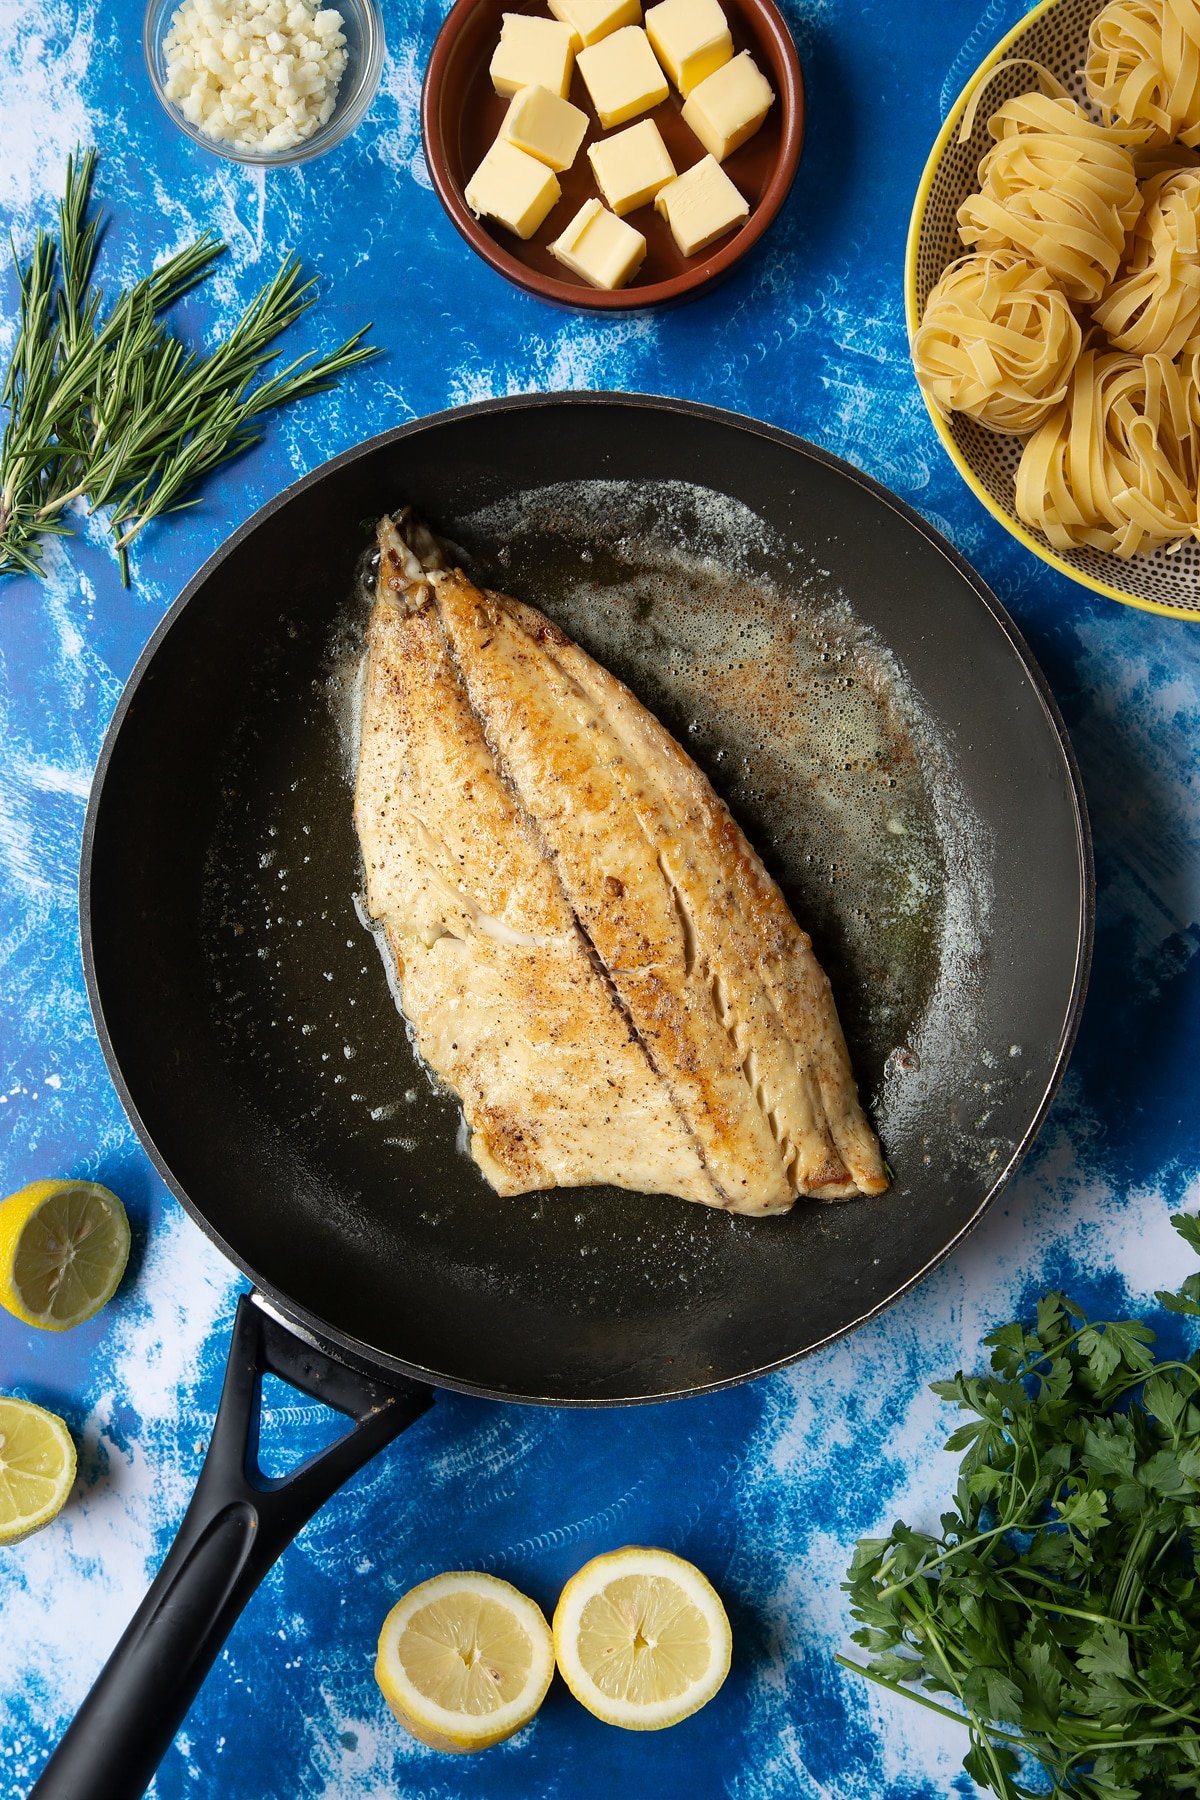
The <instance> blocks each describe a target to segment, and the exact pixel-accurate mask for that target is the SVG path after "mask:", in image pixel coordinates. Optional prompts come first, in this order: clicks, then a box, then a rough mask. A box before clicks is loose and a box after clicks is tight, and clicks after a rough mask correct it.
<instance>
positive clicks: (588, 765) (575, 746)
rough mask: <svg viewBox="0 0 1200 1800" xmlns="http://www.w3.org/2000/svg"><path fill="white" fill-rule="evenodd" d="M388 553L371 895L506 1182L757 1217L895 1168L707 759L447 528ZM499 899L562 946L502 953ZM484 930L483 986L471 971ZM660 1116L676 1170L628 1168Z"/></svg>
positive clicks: (376, 693)
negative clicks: (438, 563)
mask: <svg viewBox="0 0 1200 1800" xmlns="http://www.w3.org/2000/svg"><path fill="white" fill-rule="evenodd" d="M381 544H382V548H383V557H382V563H381V576H380V590H379V592H380V599H379V602H378V603H377V606H376V611H375V614H374V615H373V619H372V624H371V630H370V637H371V655H370V668H369V672H368V695H367V704H366V708H365V712H364V734H363V754H362V757H361V758H360V769H359V786H358V795H357V797H356V820H357V822H358V825H359V832H360V838H362V839H363V843H364V861H365V862H366V863H367V873H368V905H369V907H370V910H371V912H372V913H373V914H374V915H375V916H376V917H383V918H384V919H385V920H386V923H387V929H388V935H389V938H390V939H391V941H392V943H393V946H394V948H395V949H396V951H397V954H398V958H400V959H404V1004H405V1010H406V1012H408V1013H409V1016H410V1019H412V1021H413V1023H414V1026H415V1028H416V1030H417V1035H418V1041H419V1043H420V1046H421V1049H422V1052H423V1054H425V1056H426V1058H427V1060H428V1061H429V1062H430V1063H431V1066H433V1067H434V1068H435V1069H437V1070H438V1072H439V1073H441V1074H443V1075H444V1076H445V1077H446V1079H447V1080H449V1081H450V1082H451V1083H452V1085H454V1086H455V1087H456V1088H457V1089H458V1091H459V1092H460V1094H461V1095H462V1097H463V1102H464V1113H465V1115H466V1117H467V1121H468V1124H469V1125H471V1127H472V1131H473V1139H472V1150H473V1154H474V1155H475V1157H476V1160H477V1161H478V1162H479V1163H480V1165H481V1167H482V1168H483V1169H484V1172H485V1173H486V1174H487V1175H488V1177H489V1179H490V1180H492V1181H493V1183H494V1185H496V1186H497V1187H498V1188H499V1189H500V1191H502V1192H517V1191H523V1190H524V1189H525V1188H531V1187H535V1186H549V1185H554V1184H555V1183H558V1184H565V1183H566V1182H569V1181H571V1180H609V1181H623V1182H624V1184H625V1185H630V1186H641V1187H643V1188H645V1189H647V1190H655V1189H657V1190H661V1191H667V1192H674V1193H680V1194H682V1195H683V1196H684V1197H685V1198H690V1199H699V1200H702V1201H704V1202H706V1203H707V1204H716V1205H723V1206H726V1207H728V1208H729V1209H731V1210H736V1211H743V1212H748V1213H763V1212H773V1211H781V1210H786V1209H787V1208H788V1207H789V1206H790V1205H791V1204H792V1202H793V1200H794V1199H795V1197H796V1195H797V1193H806V1194H809V1195H811V1196H813V1197H815V1198H818V1199H840V1198H845V1197H849V1196H850V1195H852V1194H856V1193H874V1192H879V1191H880V1190H881V1189H882V1188H884V1187H886V1185H887V1177H886V1174H885V1171H884V1168H883V1164H882V1159H881V1157H880V1154H879V1147H878V1144H877V1142H876V1140H875V1137H874V1134H873V1133H872V1132H871V1130H870V1127H869V1126H868V1124H867V1122H866V1120H865V1118H864V1116H863V1114H862V1109H861V1107H860V1106H859V1103H858V1098H857V1093H856V1091H855V1087H854V1080H853V1076H852V1073H851V1071H850V1064H849V1058H848V1055H847V1053H846V1048H845V1043H844V1039H843V1037H842V1033H841V1029H840V1025H839V1023H838V1019H837V1014H836V1010H835V1008H834V1004H833V998H832V994H831V991H830V988H829V983H828V981H827V980H826V978H825V975H824V973H823V971H822V970H821V969H820V967H819V965H818V964H817V962H816V959H815V958H814V957H813V955H812V950H811V944H810V941H809V939H808V937H807V935H806V934H805V933H804V932H803V931H801V930H800V928H799V926H798V925H797V924H796V922H795V920H794V919H793V917H792V915H791V913H790V911H789V909H788V907H787V905H786V903H785V901H784V900H783V896H782V895H781V894H780V892H779V889H778V888H777V887H776V885H775V883H774V882H773V881H772V880H771V879H770V877H769V876H768V875H767V873H766V871H765V869H764V868H763V865H762V863H761V862H760V861H759V859H758V857H757V856H756V855H755V853H754V851H753V850H752V849H751V847H750V846H749V844H748V843H747V842H746V840H745V838H744V836H743V835H742V833H741V831H740V830H739V828H738V826H737V825H736V823H735V821H734V820H733V818H732V817H731V815H730V814H729V812H728V810H727V808H725V806H724V805H723V803H722V802H721V801H720V800H719V799H718V798H717V796H716V795H715V793H714V792H713V790H712V788H711V786H710V785H709V783H708V782H707V781H706V779H705V777H704V776H703V775H702V774H701V772H700V771H699V770H698V769H697V768H696V766H695V764H694V763H693V762H692V761H691V759H690V758H689V757H688V756H687V755H686V754H685V753H684V751H683V750H682V749H681V747H680V746H679V745H678V744H677V743H676V742H675V740H674V739H673V738H672V737H671V736H670V735H669V733H667V732H666V731H665V730H664V729H663V727H662V726H661V725H659V723H658V722H657V721H656V720H655V719H654V718H653V717H652V715H650V714H649V713H648V712H647V711H646V709H645V708H644V707H642V706H641V704H640V702H638V701H637V700H636V699H635V697H634V696H633V695H632V694H631V693H630V692H629V691H628V689H626V688H624V687H623V686H622V684H621V683H620V682H618V681H616V679H615V678H614V677H613V676H611V675H610V674H608V672H607V671H605V670H604V669H602V668H600V667H599V666H598V665H597V664H596V663H594V662H593V661H592V659H591V658H590V657H588V656H587V655H586V654H585V653H584V652H583V651H582V650H580V649H579V648H578V647H577V646H576V645H574V644H573V643H571V641H570V640H569V639H568V638H567V636H566V635H565V633H563V632H562V631H561V630H560V629H559V628H558V627H557V626H555V625H554V624H553V623H552V622H551V621H550V620H548V619H546V618H545V617H544V616H543V615H542V614H541V613H538V612H537V611H536V610H535V609H533V608H531V607H527V606H523V605H521V604H520V603H519V602H515V601H511V600H507V599H505V598H504V597H503V596H500V595H495V594H490V593H484V592H482V591H480V590H479V589H477V588H475V587H474V586H473V585H472V583H471V582H470V581H469V580H468V579H467V578H466V577H465V576H464V575H463V574H462V573H461V571H457V570H441V569H437V568H431V566H430V561H429V558H428V540H427V541H426V542H425V543H423V544H421V545H420V546H419V547H420V549H421V551H422V556H423V557H424V558H425V567H424V568H423V567H422V561H421V559H420V558H418V557H417V556H414V554H413V553H412V552H411V551H410V550H409V549H408V548H407V546H406V545H405V544H404V543H403V541H402V540H401V539H400V537H399V535H398V534H397V533H396V532H395V530H394V528H393V527H391V526H390V524H389V523H388V522H385V525H384V526H383V527H382V528H381ZM413 617H415V618H417V619H418V620H419V621H420V623H419V625H418V626H417V627H416V628H412V627H410V625H409V623H408V621H409V620H410V619H411V618H413ZM397 709H399V712H400V713H401V714H402V715H403V725H402V727H398V726H397V723H396V720H395V718H394V717H393V716H392V715H393V714H394V713H395V712H396V710H397ZM368 727H371V728H372V729H371V730H368ZM380 733H382V742H383V744H384V745H385V747H386V749H387V752H388V754H389V755H390V756H391V758H392V760H391V762H390V763H389V764H388V765H387V766H388V767H390V768H395V767H396V766H397V763H396V760H395V759H396V756H397V753H399V755H400V762H401V763H403V764H404V765H405V767H406V770H407V773H406V775H405V776H404V778H403V780H401V781H398V782H396V783H390V784H389V782H388V781H387V780H386V779H383V778H381V775H380V768H379V767H378V766H377V765H379V762H380V758H379V755H378V751H379V747H380ZM409 759H411V761H409ZM384 762H385V763H387V756H385V757H384ZM389 785H391V786H394V787H395V788H396V789H397V790H398V791H399V792H400V793H401V794H402V795H403V802H402V803H400V802H397V801H395V800H394V799H393V797H392V796H391V795H390V794H389V796H388V798H389V800H391V801H392V811H391V814H389V812H388V808H387V807H383V808H382V809H381V807H380V800H381V795H382V793H383V790H384V788H385V787H387V786H389ZM480 798H482V801H483V804H482V805H480V806H478V807H477V806H476V804H475V802H476V800H478V799H480ZM497 846H500V847H501V848H502V852H503V853H502V854H500V855H496V854H495V852H496V848H497ZM372 849H373V850H374V851H375V852H376V854H374V855H373V856H372V855H371V854H370V852H371V851H372ZM380 850H382V854H378V852H379V851H380ZM405 862H407V864H408V873H407V875H406V874H405V873H404V872H403V871H402V870H401V869H400V868H399V865H400V864H401V863H405ZM468 866H469V868H470V878H469V880H468V876H467V871H468ZM406 882H407V886H406ZM467 887H469V889H470V892H469V894H467V895H465V896H464V888H467ZM464 899H465V900H466V902H467V903H466V904H464ZM493 909H495V910H494V911H493ZM481 915H482V917H483V921H484V926H485V927H486V925H487V920H488V918H490V919H491V921H492V924H493V925H494V926H496V927H497V928H498V929H499V931H500V932H501V934H502V935H503V934H505V933H507V934H509V936H511V935H512V934H513V933H514V932H515V933H516V934H518V936H520V935H521V934H526V935H533V936H536V937H537V938H538V939H539V940H542V939H544V940H545V941H544V942H543V941H539V942H538V943H536V944H517V945H513V944H511V943H509V944H507V945H499V946H498V945H496V944H495V943H494V942H492V941H491V940H489V939H487V932H486V929H481V925H480V917H481ZM414 925H415V927H416V929H417V937H418V938H422V936H423V938H424V939H428V938H429V935H430V931H431V930H432V929H439V930H442V931H443V932H444V933H447V934H449V941H446V939H445V937H443V938H442V939H438V938H436V937H435V938H434V939H433V941H432V944H429V943H426V944H425V949H424V953H423V955H422V956H421V957H420V958H419V968H417V969H416V970H415V971H414V966H413V952H412V948H411V943H412V932H413V928H414ZM534 925H536V930H531V927H532V926H534ZM459 934H462V935H459ZM406 944H407V945H408V946H409V947H408V950H407V953H406V949H405V945H406ZM439 944H440V946H441V947H440V948H439ZM464 945H465V946H467V947H468V948H469V974H470V979H469V980H467V979H465V978H464V975H463V971H462V970H461V969H459V970H458V972H457V974H456V965H457V964H461V963H462V961H463V946H464ZM567 945H572V946H574V948H575V951H576V954H577V955H578V953H580V952H582V953H583V960H584V962H585V964H586V969H587V978H585V977H584V976H583V975H582V973H581V972H580V968H579V966H578V965H577V962H576V961H573V960H572V957H571V956H570V955H569V954H567V950H566V946H567ZM589 951H590V952H591V954H590V955H589V954H588V952H589ZM547 959H549V961H547ZM542 965H546V966H542ZM597 965H599V972H598V969H597ZM568 972H569V973H568ZM592 983H594V984H595V985H594V986H593V985H591V984H592ZM597 990H599V992H602V993H603V994H604V997H605V1001H606V1003H607V1008H608V1013H607V1018H608V1028H609V1030H610V1031H611V1028H612V1023H613V1020H614V1019H615V1020H617V1021H619V1025H618V1031H617V1035H618V1038H620V1039H621V1040H622V1042H623V1046H624V1053H625V1058H626V1062H625V1063H622V1062H621V1057H620V1053H619V1052H618V1053H617V1062H618V1063H619V1064H620V1070H619V1077H618V1079H617V1080H615V1081H610V1083H609V1085H608V1086H607V1087H606V1086H604V1085H603V1070H602V1080H601V1085H600V1086H599V1088H597V1086H596V1084H595V1083H594V1082H593V1083H591V1085H590V1086H589V1083H588V1078H587V1070H588V1068H589V1066H590V1063H591V1062H594V1060H595V1052H596V1045H595V1044H594V1043H593V1042H592V1032H591V1028H590V1021H591V1020H592V1018H593V1017H594V1016H595V1015H596V1012H597V1004H598V1000H597ZM450 1000H452V1001H453V1004H452V1005H449V1007H448V1001H450ZM618 1003H619V1007H620V1011H618V1010H617V1005H618ZM481 1009H482V1011H481ZM414 1014H415V1015H416V1016H415V1017H414ZM493 1015H495V1016H497V1017H503V1016H507V1017H508V1018H509V1019H510V1020H511V1019H512V1018H514V1017H516V1018H525V1019H527V1018H529V1017H537V1018H539V1019H543V1020H545V1021H546V1022H547V1023H546V1032H545V1034H544V1036H545V1037H546V1039H547V1041H553V1042H556V1043H557V1044H558V1046H559V1049H560V1051H561V1057H560V1061H559V1063H558V1064H556V1065H555V1070H554V1073H555V1076H556V1078H557V1079H556V1080H551V1081H550V1082H549V1084H546V1083H544V1082H543V1083H539V1082H538V1081H537V1080H536V1079H535V1075H536V1071H535V1069H533V1068H532V1067H523V1066H522V1053H523V1052H524V1051H525V1050H526V1047H525V1046H523V1045H520V1044H518V1045H517V1047H516V1050H515V1051H514V1046H513V1042H512V1033H511V1032H510V1033H509V1036H508V1037H507V1038H505V1037H504V1036H503V1033H502V1032H501V1033H497V1032H496V1031H494V1030H492V1029H491V1026H492V1023H493ZM600 1016H601V1017H603V1016H604V1014H603V1012H601V1014H600ZM447 1018H449V1019H450V1020H452V1021H453V1023H452V1024H451V1025H450V1026H449V1027H448V1028H447V1029H446V1030H445V1031H441V1030H440V1029H439V1020H440V1021H441V1022H442V1023H444V1022H445V1020H446V1019H447ZM603 1037H604V1033H603V1032H601V1038H603ZM606 1041H607V1040H606ZM464 1043H467V1045H468V1048H467V1050H465V1051H464V1050H463V1048H462V1045H463V1044H464ZM631 1045H633V1047H634V1050H635V1054H636V1057H637V1058H640V1059H641V1060H640V1062H639V1063H638V1065H637V1067H638V1073H635V1074H633V1075H632V1076H631V1073H630V1070H629V1068H628V1066H627V1059H628V1056H629V1053H630V1048H631ZM543 1048H544V1046H543ZM609 1053H610V1052H609V1051H605V1056H607V1055H608V1054H609ZM562 1058H565V1059H566V1060H565V1062H564V1061H563V1060H562ZM526 1060H528V1059H527V1058H526ZM534 1060H535V1061H536V1058H535V1059H534ZM543 1063H544V1056H543ZM514 1065H515V1066H514ZM651 1066H652V1069H653V1075H651ZM543 1072H544V1070H543ZM647 1077H649V1078H650V1080H651V1081H652V1082H653V1083H654V1091H653V1093H648V1092H647V1091H646V1088H645V1081H646V1078H647ZM522 1082H524V1086H522ZM572 1088H574V1090H575V1094H576V1106H575V1114H574V1118H573V1119H571V1118H567V1117H564V1110H565V1112H566V1113H568V1114H569V1113H570V1111H571V1101H570V1092H571V1090H572ZM564 1095H565V1096H566V1098H565V1101H564ZM631 1105H632V1111H631ZM639 1109H640V1110H639ZM664 1109H665V1110H664ZM547 1119H549V1121H550V1133H549V1135H550V1140H551V1144H550V1153H549V1154H548V1153H547V1144H546V1129H547V1127H546V1121H547ZM572 1126H573V1127H574V1132H572ZM622 1127H624V1129H622ZM647 1128H648V1129H649V1131H650V1135H651V1137H653V1138H654V1139H655V1140H656V1143H657V1148H658V1151H659V1152H661V1156H660V1161H661V1162H662V1164H663V1167H662V1168H660V1169H659V1171H658V1177H657V1178H656V1179H651V1178H650V1177H651V1173H652V1171H650V1170H648V1169H647V1168H646V1167H645V1166H643V1167H642V1168H641V1169H640V1172H638V1173H636V1174H635V1173H633V1172H632V1164H633V1163H635V1162H636V1161H637V1145H638V1143H639V1142H640V1143H641V1145H642V1150H643V1156H642V1161H643V1164H644V1163H645V1162H646V1160H647V1157H646V1149H647V1146H646V1145H645V1137H646V1130H647ZM572 1138H573V1141H571V1140H572ZM660 1140H661V1141H660ZM680 1140H682V1142H683V1144H684V1145H685V1146H686V1154H681V1151H680ZM564 1145H565V1146H566V1150H564ZM589 1146H590V1148H589ZM614 1147H615V1148H616V1149H617V1151H618V1152H620V1153H621V1154H623V1155H624V1157H625V1160H626V1164H627V1165H629V1166H628V1167H627V1172H626V1175H625V1176H622V1175H621V1174H620V1173H613V1149H614ZM689 1157H690V1159H691V1160H690V1161H689V1160H688V1159H689ZM649 1161H650V1162H653V1161H654V1154H651V1155H650V1156H649ZM617 1162H618V1163H620V1154H618V1156H617ZM552 1165H553V1166H552ZM677 1165H678V1166H677ZM584 1168H586V1169H588V1170H590V1173H573V1172H572V1171H573V1170H579V1169H584ZM681 1169H682V1172H681Z"/></svg>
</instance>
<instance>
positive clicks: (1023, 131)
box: [958, 93, 1141, 305]
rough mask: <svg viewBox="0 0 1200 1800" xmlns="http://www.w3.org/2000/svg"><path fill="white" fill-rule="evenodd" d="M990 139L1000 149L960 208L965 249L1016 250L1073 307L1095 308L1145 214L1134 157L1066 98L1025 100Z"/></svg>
mask: <svg viewBox="0 0 1200 1800" xmlns="http://www.w3.org/2000/svg"><path fill="white" fill-rule="evenodd" d="M988 130H989V132H990V133H991V135H992V137H993V138H995V139H996V143H995V145H994V146H993V148H992V149H991V150H989V151H988V153H987V155H986V156H985V157H984V159H983V161H982V163H981V164H980V166H979V181H980V191H979V192H978V193H977V194H972V195H970V196H968V198H967V199H966V200H964V201H963V203H962V205H961V206H960V207H959V209H958V233H959V236H960V238H961V239H962V241H963V243H964V244H966V245H967V246H968V248H974V249H976V250H980V251H989V250H1015V251H1016V252H1017V253H1018V254H1019V255H1021V256H1024V257H1026V258H1027V259H1028V260H1030V261H1032V262H1036V263H1039V264H1040V265H1041V266H1042V267H1043V268H1044V269H1046V270H1048V271H1049V273H1050V274H1051V275H1052V276H1053V278H1054V280H1055V282H1056V283H1057V284H1058V286H1059V287H1060V288H1061V289H1062V291H1063V293H1064V294H1065V295H1066V296H1067V298H1068V299H1069V300H1076V301H1081V302H1083V303H1085V304H1087V305H1091V304H1093V303H1094V302H1095V301H1097V300H1099V299H1100V296H1101V295H1102V294H1103V292H1104V290H1105V288H1106V287H1107V286H1108V285H1109V283H1110V282H1111V281H1112V279H1113V277H1114V276H1115V274H1116V272H1117V269H1118V267H1119V265H1120V261H1121V253H1122V251H1123V249H1124V247H1125V237H1126V233H1127V232H1128V231H1129V230H1130V228H1131V227H1132V225H1133V224H1134V221H1135V220H1136V218H1137V216H1138V213H1139V211H1140V207H1141V201H1140V197H1139V194H1138V184H1137V173H1136V170H1135V169H1134V165H1133V158H1132V157H1131V156H1130V154H1129V151H1128V149H1127V148H1126V147H1125V145H1124V144H1123V143H1122V142H1120V141H1119V140H1118V139H1117V138H1115V137H1114V136H1113V134H1112V133H1111V132H1108V131H1106V130H1105V128H1104V127H1103V126H1102V125H1098V124H1096V122H1095V121H1094V120H1092V119H1089V118H1088V116H1087V114H1086V113H1085V112H1084V111H1083V109H1082V108H1081V107H1080V106H1078V105H1077V104H1076V102H1075V101H1074V100H1072V99H1071V98H1070V96H1069V95H1067V94H1065V93H1059V94H1043V93H1029V94H1019V95H1017V96H1016V97H1015V98H1014V99H1012V100H1008V101H1006V102H1005V104H1004V105H1003V106H1001V107H1000V108H999V109H998V110H997V111H996V112H994V113H993V114H992V116H991V118H990V119H989V120H988Z"/></svg>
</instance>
